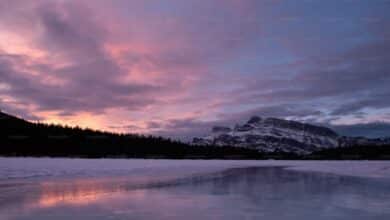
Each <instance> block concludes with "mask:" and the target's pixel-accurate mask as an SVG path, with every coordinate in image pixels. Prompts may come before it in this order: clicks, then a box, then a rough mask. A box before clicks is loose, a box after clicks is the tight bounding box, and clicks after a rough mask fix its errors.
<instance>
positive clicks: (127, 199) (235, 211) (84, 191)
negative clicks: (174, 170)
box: [0, 167, 390, 220]
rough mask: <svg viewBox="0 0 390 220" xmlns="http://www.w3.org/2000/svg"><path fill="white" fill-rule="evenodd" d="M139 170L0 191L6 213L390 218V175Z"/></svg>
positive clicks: (40, 216) (254, 169) (49, 216)
mask: <svg viewBox="0 0 390 220" xmlns="http://www.w3.org/2000/svg"><path fill="white" fill-rule="evenodd" d="M140 178H141V179H142V181H138V180H137V179H131V178H130V179H129V178H127V179H126V178H118V177H105V178H95V179H80V178H75V179H73V180H67V181H40V182H38V183H37V184H35V185H34V184H33V185H32V186H26V187H18V190H16V191H13V192H12V190H11V193H8V194H2V197H4V195H5V197H7V198H1V197H0V199H5V200H4V201H9V202H7V203H0V213H1V215H0V219H1V220H3V219H7V220H14V219H40V220H41V219H69V218H70V217H72V219H107V218H113V219H148V220H150V219H186V220H191V219H269V220H273V219H316V220H323V219H354V220H355V219H357V220H359V219H379V220H381V219H390V188H389V186H390V185H389V181H388V180H373V179H366V178H357V177H345V176H338V175H330V174H321V173H311V172H298V171H291V170H286V169H283V168H281V167H263V168H257V167H252V168H233V169H229V170H225V171H222V172H219V173H215V174H213V175H204V176H193V177H188V178H183V179H180V180H177V179H162V180H161V179H160V180H159V181H155V179H150V178H149V179H148V178H146V181H145V179H143V178H142V177H140ZM134 183H137V184H134ZM11 188H12V187H10V188H9V189H11ZM0 190H3V192H5V191H4V188H3V189H1V188H0ZM19 191H20V192H21V191H24V192H28V193H20V192H19ZM15 198H17V199H15ZM11 200H14V201H13V202H12V203H11ZM2 204H6V205H2ZM12 210H13V211H12Z"/></svg>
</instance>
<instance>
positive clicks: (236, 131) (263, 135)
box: [193, 116, 390, 154]
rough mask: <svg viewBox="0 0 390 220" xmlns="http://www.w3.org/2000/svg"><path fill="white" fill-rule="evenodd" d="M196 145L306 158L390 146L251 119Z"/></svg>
mask: <svg viewBox="0 0 390 220" xmlns="http://www.w3.org/2000/svg"><path fill="white" fill-rule="evenodd" d="M193 143H194V144H196V145H217V146H237V147H245V148H251V149H257V150H259V151H264V152H275V151H283V152H293V153H298V154H307V153H311V152H313V151H316V150H321V149H326V148H335V147H348V146H358V145H367V146H375V145H376V146H378V145H384V144H390V139H389V138H387V139H368V138H363V137H341V136H339V135H338V134H337V133H336V132H334V131H333V130H331V129H329V128H326V127H321V126H315V125H311V124H307V123H300V122H296V121H288V120H283V119H277V118H260V117H257V116H255V117H252V118H251V119H250V120H249V121H248V122H247V123H245V124H243V125H236V126H235V127H234V128H230V127H214V128H213V129H212V133H211V134H210V135H209V136H207V137H204V138H194V140H193Z"/></svg>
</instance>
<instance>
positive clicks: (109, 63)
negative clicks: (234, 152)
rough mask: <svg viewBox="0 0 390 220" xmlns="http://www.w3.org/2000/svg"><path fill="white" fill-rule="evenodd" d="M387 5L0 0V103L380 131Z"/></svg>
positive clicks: (130, 121) (158, 129)
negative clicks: (264, 119)
mask: <svg viewBox="0 0 390 220" xmlns="http://www.w3.org/2000/svg"><path fill="white" fill-rule="evenodd" d="M389 11H390V1H389V0H326V1H323V0H164V1H157V0H156V1H154V0H151V1H145V0H139V1H138V0H134V1H132V0H123V1H122V0H112V1H105V0H93V1H92V0H85V1H81V0H74V1H73V0H47V1H46V0H34V1H25V0H21V1H19V0H1V2H0V108H1V110H3V111H5V112H8V113H11V114H15V115H18V116H20V117H24V118H26V119H29V120H34V121H41V122H49V123H62V124H69V125H80V126H83V127H91V128H96V129H104V130H110V131H118V132H137V133H147V134H150V133H151V134H158V135H164V136H171V137H180V138H188V137H191V136H194V135H200V134H203V133H207V132H208V130H209V129H210V127H211V126H212V125H214V124H217V125H223V124H225V125H228V124H234V123H237V122H242V121H246V120H247V119H248V117H250V116H251V115H259V116H273V117H281V118H287V119H294V120H301V121H308V122H312V123H322V124H326V125H330V126H336V127H339V128H340V129H341V130H342V131H343V132H346V133H348V134H359V135H361V134H362V131H367V132H373V133H375V134H381V135H383V134H389V135H390V126H389V123H390V28H389V27H390V13H388V12H389ZM386 132H387V133H386ZM363 134H365V133H363ZM367 134H368V133H367Z"/></svg>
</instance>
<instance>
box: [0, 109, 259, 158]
mask: <svg viewBox="0 0 390 220" xmlns="http://www.w3.org/2000/svg"><path fill="white" fill-rule="evenodd" d="M0 155H2V156H37V157H40V156H50V157H87V158H100V157H120V158H172V159H184V158H190V159H195V158H196V159H198V158H204V159H212V158H219V159H226V158H243V159H246V158H248V159H254V158H257V157H258V156H259V154H258V152H256V151H254V150H249V149H240V148H226V149H221V148H219V147H212V146H201V147H198V146H196V147H195V146H191V145H188V144H185V143H181V142H179V141H173V140H170V139H166V138H162V137H154V136H144V135H138V134H116V133H111V132H103V131H97V130H92V129H82V128H79V127H68V126H61V125H48V124H42V123H31V122H28V121H26V120H24V119H20V118H18V117H15V116H12V115H9V114H6V113H4V112H1V111H0Z"/></svg>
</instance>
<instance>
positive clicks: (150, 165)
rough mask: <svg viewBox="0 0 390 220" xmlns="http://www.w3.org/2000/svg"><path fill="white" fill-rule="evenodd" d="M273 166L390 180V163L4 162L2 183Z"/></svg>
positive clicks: (0, 168)
mask: <svg viewBox="0 0 390 220" xmlns="http://www.w3.org/2000/svg"><path fill="white" fill-rule="evenodd" d="M269 166H282V167H286V169H291V170H299V171H312V172H325V173H332V174H338V175H348V176H359V177H371V178H390V161H287V160H258V161H253V160H144V159H51V158H0V181H1V180H7V179H24V178H56V177H61V178H63V177H75V176H82V177H100V176H123V175H133V174H143V175H150V176H158V175H164V176H165V175H175V176H176V175H177V176H180V175H194V174H201V173H212V172H218V171H221V170H225V169H229V168H239V167H269Z"/></svg>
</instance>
